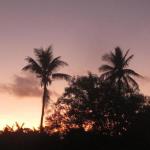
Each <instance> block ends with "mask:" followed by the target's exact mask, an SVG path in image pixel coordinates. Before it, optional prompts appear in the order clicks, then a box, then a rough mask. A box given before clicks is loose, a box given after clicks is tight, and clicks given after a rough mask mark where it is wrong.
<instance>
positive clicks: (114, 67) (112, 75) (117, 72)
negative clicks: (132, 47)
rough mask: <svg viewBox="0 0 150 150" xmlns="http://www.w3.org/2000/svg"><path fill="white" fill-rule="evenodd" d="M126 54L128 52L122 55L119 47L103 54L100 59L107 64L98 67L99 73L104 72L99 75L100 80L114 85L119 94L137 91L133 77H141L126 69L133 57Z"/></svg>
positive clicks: (137, 87)
mask: <svg viewBox="0 0 150 150" xmlns="http://www.w3.org/2000/svg"><path fill="white" fill-rule="evenodd" d="M128 53H129V50H127V51H126V52H125V54H124V53H123V51H122V49H121V48H120V47H116V48H115V51H114V52H110V53H109V54H105V55H104V56H103V57H102V59H103V60H104V61H106V62H108V64H104V65H102V66H101V67H99V71H102V72H104V73H103V74H101V78H102V79H103V80H107V81H110V82H111V83H112V84H116V86H117V87H118V91H119V92H120V94H121V92H122V90H126V92H127V93H128V92H132V91H133V90H134V91H135V90H139V86H138V84H137V82H136V81H135V80H134V78H133V77H142V76H141V75H139V74H138V73H136V72H135V71H134V70H132V69H129V68H128V67H129V63H130V61H131V60H132V58H133V56H134V55H130V56H128ZM123 93H124V92H123Z"/></svg>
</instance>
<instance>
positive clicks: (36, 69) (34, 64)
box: [23, 46, 70, 131]
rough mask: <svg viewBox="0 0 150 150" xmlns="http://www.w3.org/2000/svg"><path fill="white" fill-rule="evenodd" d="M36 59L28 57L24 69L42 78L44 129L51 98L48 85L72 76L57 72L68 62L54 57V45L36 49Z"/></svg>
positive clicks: (41, 125)
mask: <svg viewBox="0 0 150 150" xmlns="http://www.w3.org/2000/svg"><path fill="white" fill-rule="evenodd" d="M34 53H35V56H36V60H34V59H33V58H31V57H27V58H26V61H27V63H28V64H27V65H26V66H25V67H24V68H23V70H24V71H26V70H29V71H31V72H33V73H35V74H36V76H37V78H39V79H40V82H41V86H42V87H43V100H42V114H41V123H40V129H41V131H42V129H43V117H44V109H45V106H46V104H47V103H48V100H49V93H48V89H47V86H48V85H50V84H51V83H52V81H53V80H55V79H65V80H69V78H70V76H69V75H67V74H64V73H57V70H58V69H59V68H60V67H63V66H67V65H68V64H67V63H66V62H64V61H62V60H61V57H60V56H59V57H56V58H54V57H53V51H52V47H51V46H49V47H48V48H47V49H45V50H44V49H43V48H40V49H34Z"/></svg>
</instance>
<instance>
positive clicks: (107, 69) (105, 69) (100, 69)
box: [99, 65, 114, 71]
mask: <svg viewBox="0 0 150 150" xmlns="http://www.w3.org/2000/svg"><path fill="white" fill-rule="evenodd" d="M113 69H114V68H113V67H112V66H110V65H102V66H101V67H99V71H111V70H113Z"/></svg>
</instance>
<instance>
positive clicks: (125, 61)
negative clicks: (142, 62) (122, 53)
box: [124, 55, 134, 66]
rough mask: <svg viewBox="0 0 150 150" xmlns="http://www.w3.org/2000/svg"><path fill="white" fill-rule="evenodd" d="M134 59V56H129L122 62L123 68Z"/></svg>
mask: <svg viewBox="0 0 150 150" xmlns="http://www.w3.org/2000/svg"><path fill="white" fill-rule="evenodd" d="M133 57H134V55H131V56H129V57H128V58H127V59H126V60H124V66H128V64H129V61H130V60H131V59H132V58H133Z"/></svg>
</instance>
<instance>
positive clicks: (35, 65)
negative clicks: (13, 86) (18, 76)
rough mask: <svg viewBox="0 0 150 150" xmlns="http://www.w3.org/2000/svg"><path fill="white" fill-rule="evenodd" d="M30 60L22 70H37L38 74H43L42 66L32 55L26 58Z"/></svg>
mask: <svg viewBox="0 0 150 150" xmlns="http://www.w3.org/2000/svg"><path fill="white" fill-rule="evenodd" d="M25 60H26V61H27V62H28V65H26V66H25V67H23V68H22V70H24V71H26V70H29V71H31V72H35V73H37V74H41V72H42V70H41V66H40V65H39V64H38V63H37V62H36V61H35V60H34V59H33V58H31V57H27V58H26V59H25Z"/></svg>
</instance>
